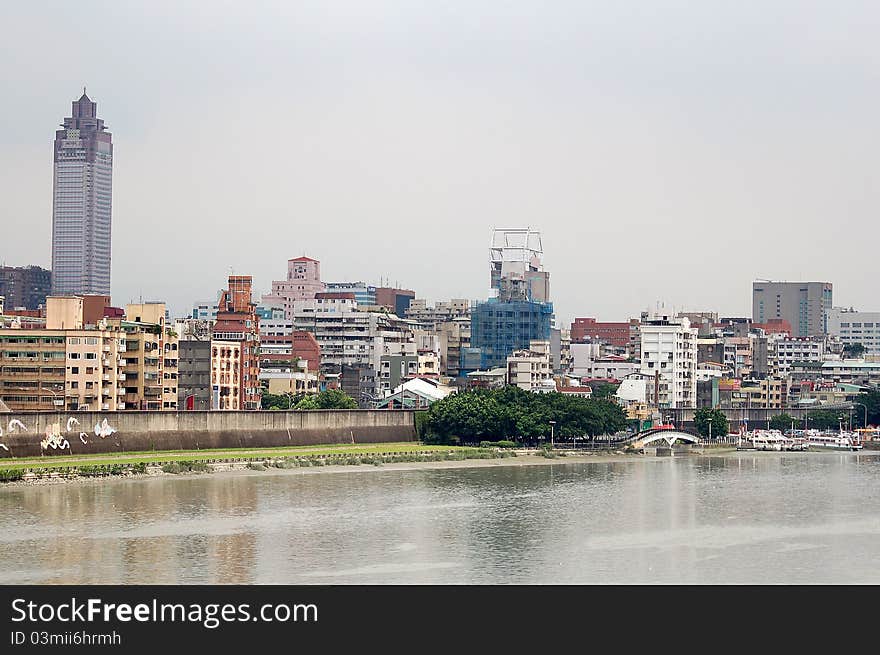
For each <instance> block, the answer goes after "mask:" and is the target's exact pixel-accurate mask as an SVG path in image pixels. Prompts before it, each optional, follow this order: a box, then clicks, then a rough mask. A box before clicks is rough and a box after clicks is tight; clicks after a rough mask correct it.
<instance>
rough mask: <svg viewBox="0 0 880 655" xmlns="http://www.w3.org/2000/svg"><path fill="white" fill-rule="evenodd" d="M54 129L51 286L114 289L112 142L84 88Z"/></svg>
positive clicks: (68, 290)
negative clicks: (112, 274) (58, 128)
mask: <svg viewBox="0 0 880 655" xmlns="http://www.w3.org/2000/svg"><path fill="white" fill-rule="evenodd" d="M71 114H72V115H71V116H68V117H67V118H65V119H64V123H62V128H63V129H60V130H57V131H56V132H55V171H54V181H53V196H52V292H53V293H54V294H79V293H87V294H91V293H95V294H109V293H110V204H111V189H112V178H113V143H112V140H111V135H110V132H107V131H106V128H105V126H104V121H103V120H101V119H100V118H98V116H97V103H95V102H92V101H91V100H90V99H89V97H88V96H87V95H86V90H85V89H83V94H82V97H81V98H80V99H79V100H75V101H74V102H73V109H72V111H71Z"/></svg>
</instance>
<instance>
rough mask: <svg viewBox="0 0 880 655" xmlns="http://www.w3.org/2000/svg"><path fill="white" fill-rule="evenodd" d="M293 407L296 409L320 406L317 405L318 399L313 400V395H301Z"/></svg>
mask: <svg viewBox="0 0 880 655" xmlns="http://www.w3.org/2000/svg"><path fill="white" fill-rule="evenodd" d="M293 408H294V409H295V410H297V411H303V410H308V409H320V407H318V401H317V400H315V396H303V397H302V398H300V399H299V401H298V402H297V403H296V405H294V407H293Z"/></svg>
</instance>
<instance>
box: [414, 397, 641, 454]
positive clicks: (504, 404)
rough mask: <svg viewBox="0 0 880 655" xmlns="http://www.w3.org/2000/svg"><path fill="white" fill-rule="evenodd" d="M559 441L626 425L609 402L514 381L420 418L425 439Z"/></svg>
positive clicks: (440, 405)
mask: <svg viewBox="0 0 880 655" xmlns="http://www.w3.org/2000/svg"><path fill="white" fill-rule="evenodd" d="M550 421H555V422H556V424H555V425H554V426H553V430H552V432H553V434H555V436H556V437H557V438H559V439H572V438H574V437H582V436H595V435H600V434H613V433H615V432H619V431H621V430H623V429H625V428H626V414H625V413H624V411H623V409H621V408H620V407H618V406H617V405H616V404H614V403H613V402H610V401H608V400H596V399H593V398H580V397H572V396H568V395H566V394H562V393H556V392H553V393H546V394H545V393H531V392H529V391H523V390H522V389H520V388H518V387H516V386H515V385H508V386H506V387H503V388H501V389H472V390H468V391H462V392H460V393H457V394H453V395H450V396H447V397H446V398H444V399H442V400H439V401H437V402H435V403H433V404H432V405H431V407H430V408H429V409H428V412H427V416H426V418H425V419H424V423H423V428H424V434H425V438H426V440H432V441H439V442H448V441H449V440H451V439H453V438H454V437H460V438H462V439H465V440H468V441H498V440H502V439H504V440H507V439H513V440H517V439H518V440H523V439H526V440H532V439H536V438H537V439H547V438H549V437H550V434H551V428H550V425H551V424H550Z"/></svg>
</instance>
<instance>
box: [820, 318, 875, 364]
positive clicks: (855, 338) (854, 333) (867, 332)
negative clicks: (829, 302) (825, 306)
mask: <svg viewBox="0 0 880 655" xmlns="http://www.w3.org/2000/svg"><path fill="white" fill-rule="evenodd" d="M828 334H830V335H834V336H836V337H840V341H841V342H842V343H843V345H847V344H855V343H860V344H862V345H863V346H864V347H865V354H866V355H880V312H859V311H855V310H853V309H846V308H844V307H833V308H832V309H831V310H830V311H829V312H828Z"/></svg>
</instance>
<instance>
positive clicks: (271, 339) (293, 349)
mask: <svg viewBox="0 0 880 655" xmlns="http://www.w3.org/2000/svg"><path fill="white" fill-rule="evenodd" d="M273 346H281V348H273ZM260 347H261V352H260V368H261V369H272V368H288V367H289V366H290V362H292V361H295V360H297V359H302V360H305V361H306V363H307V366H308V371H309V373H315V374H317V373H318V371H319V370H320V367H321V346H320V345H319V344H318V342H317V341H316V340H315V335H313V334H312V333H311V332H306V331H305V330H296V331H294V332H293V333H291V334H278V335H261V336H260ZM279 351H281V352H279Z"/></svg>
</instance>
